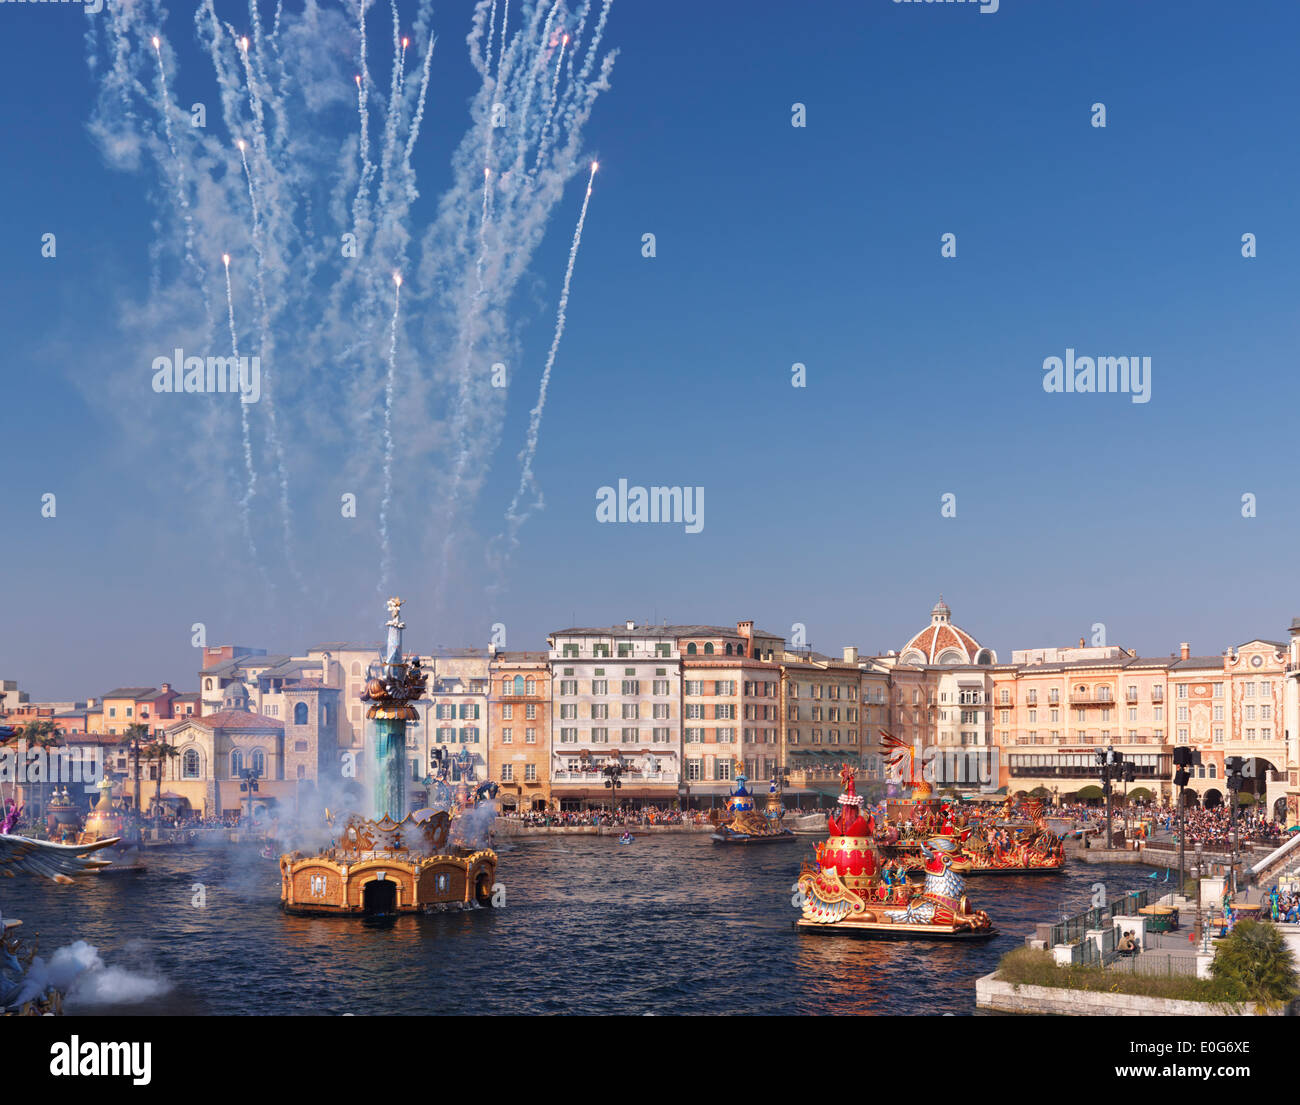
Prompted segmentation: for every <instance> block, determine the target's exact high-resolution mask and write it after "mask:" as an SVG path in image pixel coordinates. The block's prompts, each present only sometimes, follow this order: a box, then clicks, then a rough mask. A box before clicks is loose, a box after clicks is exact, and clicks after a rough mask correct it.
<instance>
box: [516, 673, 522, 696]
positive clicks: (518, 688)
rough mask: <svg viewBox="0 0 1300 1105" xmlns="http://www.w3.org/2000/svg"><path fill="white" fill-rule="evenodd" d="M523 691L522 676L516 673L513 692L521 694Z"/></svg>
mask: <svg viewBox="0 0 1300 1105" xmlns="http://www.w3.org/2000/svg"><path fill="white" fill-rule="evenodd" d="M523 693H524V677H523V676H522V675H516V676H515V694H523Z"/></svg>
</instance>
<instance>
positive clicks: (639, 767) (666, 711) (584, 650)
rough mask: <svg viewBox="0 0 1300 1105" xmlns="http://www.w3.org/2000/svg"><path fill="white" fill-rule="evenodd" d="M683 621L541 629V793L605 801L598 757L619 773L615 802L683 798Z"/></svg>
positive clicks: (568, 804)
mask: <svg viewBox="0 0 1300 1105" xmlns="http://www.w3.org/2000/svg"><path fill="white" fill-rule="evenodd" d="M683 628H686V629H687V630H689V628H690V627H681V626H655V625H650V626H645V625H637V624H636V623H635V622H633V621H628V622H625V623H624V624H623V625H622V626H602V627H595V628H582V627H575V628H572V629H563V630H559V631H558V632H555V633H552V634H550V635H549V636H548V637H547V643H548V645H549V646H550V651H549V656H548V659H549V662H550V665H551V792H552V796H553V799H554V801H555V802H556V803H558V804H559V806H560V808H562V809H580V808H584V807H586V806H588V805H608V804H609V801H610V797H609V791H608V790H607V788H606V787H605V785H604V784H605V774H604V770H605V768H606V767H607V766H608V767H611V768H617V769H619V770H620V772H621V774H620V779H621V783H622V787H621V789H620V790H619V795H618V801H620V802H629V803H631V804H634V805H645V804H652V805H669V804H671V803H672V802H673V801H674V800H676V799H678V798H680V797H684V795H679V792H678V788H679V785H680V784H681V782H682V716H681V705H682V697H681V668H682V666H681V652H680V650H679V649H678V646H677V641H678V636H679V631H681V630H683ZM682 635H684V636H690V633H689V632H686V633H684V634H682ZM724 655H725V653H724Z"/></svg>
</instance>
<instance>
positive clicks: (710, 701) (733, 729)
mask: <svg viewBox="0 0 1300 1105" xmlns="http://www.w3.org/2000/svg"><path fill="white" fill-rule="evenodd" d="M671 628H672V629H673V630H674V631H675V632H676V634H677V637H676V645H677V650H678V653H679V654H680V655H681V664H682V684H681V685H682V704H681V715H682V762H683V779H682V792H683V797H684V799H685V801H686V802H687V803H688V804H689V805H691V806H693V807H696V808H699V807H702V806H703V807H712V806H715V805H722V804H723V800H724V799H725V798H726V797H727V796H728V795H729V794H730V793H731V791H732V789H733V787H734V785H735V784H734V780H735V777H736V774H737V771H736V765H737V764H738V763H739V764H741V765H742V766H743V767H744V770H745V774H746V776H747V777H748V778H750V779H752V780H754V781H755V785H756V786H757V785H758V783H759V782H760V781H761V780H764V779H771V778H773V777H775V776H776V775H777V774H778V773H779V772H780V770H781V665H780V663H779V661H778V659H777V657H779V656H780V655H781V650H782V649H783V645H784V642H783V641H782V639H781V638H779V637H776V636H775V635H773V634H770V633H761V632H760V633H757V634H756V633H755V632H754V623H753V622H739V623H737V625H736V628H735V629H729V628H726V627H723V626H710V625H692V626H673V627H671ZM769 655H770V656H772V657H773V658H772V659H763V658H761V657H765V656H769ZM658 708H659V709H660V711H661V712H663V713H664V715H665V716H667V714H668V712H669V710H670V707H669V704H667V703H659V704H658Z"/></svg>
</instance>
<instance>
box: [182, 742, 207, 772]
mask: <svg viewBox="0 0 1300 1105" xmlns="http://www.w3.org/2000/svg"><path fill="white" fill-rule="evenodd" d="M201 774H202V761H201V760H200V759H199V753H198V750H197V749H194V748H187V749H186V750H185V754H184V755H183V756H182V757H181V776H182V778H185V779H197V778H199V776H200V775H201Z"/></svg>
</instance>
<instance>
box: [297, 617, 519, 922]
mask: <svg viewBox="0 0 1300 1105" xmlns="http://www.w3.org/2000/svg"><path fill="white" fill-rule="evenodd" d="M401 607H402V600H401V599H398V598H392V599H389V600H388V610H389V614H390V617H389V620H388V623H387V630H388V635H387V642H386V645H385V648H384V652H383V659H382V661H380V662H379V663H377V664H375V665H372V667H371V670H370V673H369V678H368V679H367V682H366V687H365V692H364V694H363V695H362V698H363V700H364V701H366V702H369V704H370V705H369V707H368V709H367V714H366V716H367V718H368V719H369V720H370V721H371V722H373V725H371V726H369V727H368V729H369V732H368V737H367V742H368V745H369V749H368V752H369V756H368V760H367V764H366V770H367V771H368V772H370V773H371V779H372V784H371V803H370V810H369V813H368V815H363V814H360V813H354V814H349V815H347V816H345V817H339V818H335V817H334V816H333V815H330V814H329V813H328V811H326V816H327V823H328V825H329V828H330V835H331V837H332V843H331V844H330V845H329V846H328V847H326V848H324V849H323V850H321V851H319V852H317V853H315V854H312V855H305V854H304V853H303V852H301V851H295V852H290V853H287V854H285V855H282V856H281V857H280V901H281V905H282V907H283V908H284V910H285V912H287V913H293V914H307V915H335V916H365V915H372V916H373V915H391V914H400V913H426V912H434V911H438V910H445V909H455V908H468V907H473V906H475V905H480V906H489V905H491V904H492V903H493V897H494V887H495V884H496V865H497V856H496V853H495V852H494V851H492V850H491V849H490V848H487V847H485V846H482V845H483V843H484V842H486V840H487V823H488V822H490V820H491V816H492V814H493V812H494V806H493V805H492V803H491V799H490V797H489V796H488V793H489V792H483V791H482V788H480V792H481V793H480V794H479V795H478V796H477V797H480V798H481V799H482V801H481V802H475V797H476V796H475V795H471V794H468V793H466V794H464V795H460V796H458V797H457V798H456V799H455V800H454V801H453V800H452V799H451V792H450V789H449V788H448V786H447V783H446V779H445V765H446V759H445V757H440V758H439V763H440V764H441V765H442V768H441V770H442V772H443V774H442V775H441V776H440V777H439V779H437V780H436V782H437V784H438V785H437V786H436V787H435V788H434V791H433V796H434V802H433V805H431V806H430V807H428V808H426V809H421V810H416V811H414V812H409V813H408V812H407V810H406V727H407V723H408V722H412V721H416V720H417V719H418V716H419V715H418V713H417V711H416V709H415V706H414V705H413V704H414V703H415V702H417V701H419V699H421V698H422V697H423V696H424V692H425V685H426V683H427V680H428V677H427V675H425V673H424V672H423V670H422V668H421V664H420V658H419V657H418V656H414V657H412V658H411V659H410V660H409V661H408V660H406V659H404V658H403V656H402V630H403V629H405V628H406V626H405V625H404V624H403V623H402V621H401V619H400V617H399V615H400V614H401ZM440 806H441V807H443V808H438V807H440ZM453 815H458V816H453Z"/></svg>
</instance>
